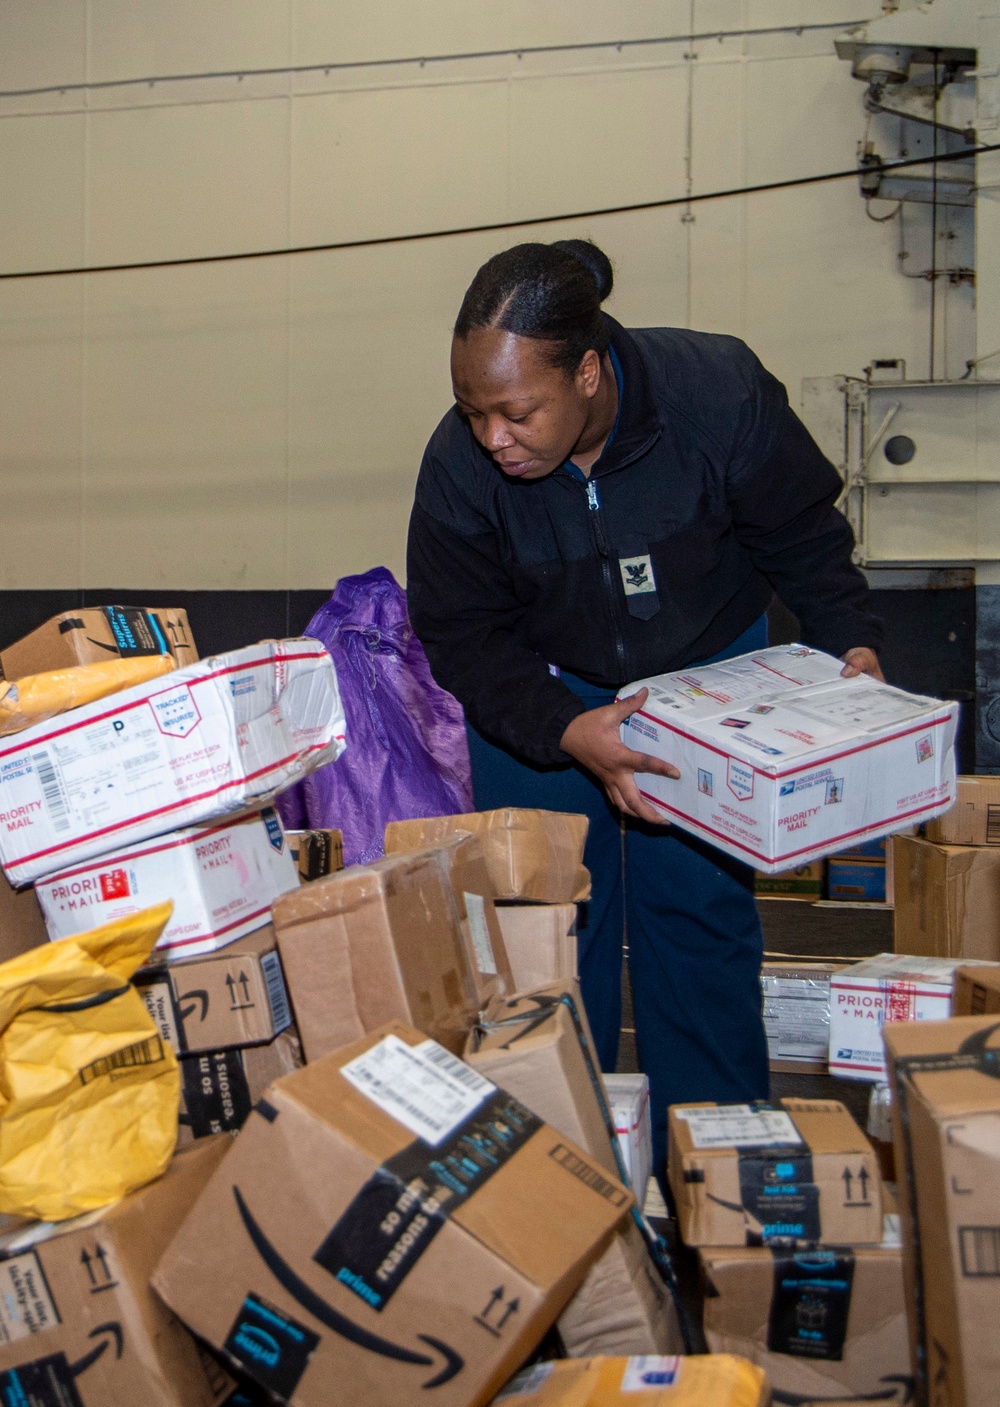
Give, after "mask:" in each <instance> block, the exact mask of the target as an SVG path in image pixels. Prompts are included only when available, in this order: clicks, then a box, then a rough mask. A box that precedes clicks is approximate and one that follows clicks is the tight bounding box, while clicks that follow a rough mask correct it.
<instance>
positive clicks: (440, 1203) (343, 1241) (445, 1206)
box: [313, 1085, 542, 1311]
mask: <svg viewBox="0 0 1000 1407" xmlns="http://www.w3.org/2000/svg"><path fill="white" fill-rule="evenodd" d="M490 1088H491V1090H492V1093H491V1094H490V1095H489V1097H488V1098H487V1099H486V1101H485V1102H484V1103H481V1104H480V1105H479V1107H478V1108H477V1109H475V1110H474V1111H473V1113H472V1114H471V1115H470V1116H469V1117H468V1118H467V1119H465V1120H464V1121H463V1122H462V1123H461V1124H460V1125H459V1127H458V1128H457V1129H455V1130H454V1131H453V1132H452V1134H451V1136H450V1137H448V1138H446V1139H442V1140H438V1141H437V1142H436V1144H435V1146H434V1147H428V1145H427V1143H426V1142H424V1141H418V1142H416V1143H411V1144H408V1145H407V1147H406V1148H404V1149H402V1150H401V1152H399V1153H397V1154H395V1155H394V1156H393V1157H392V1158H389V1159H387V1160H386V1161H385V1162H384V1163H383V1164H382V1166H381V1167H380V1168H378V1169H377V1170H376V1172H375V1173H374V1174H373V1175H372V1177H370V1178H369V1179H368V1181H367V1182H366V1183H365V1185H364V1187H362V1188H361V1190H360V1191H359V1192H358V1194H357V1196H356V1197H355V1198H354V1200H353V1201H352V1202H351V1204H350V1206H349V1207H348V1208H347V1209H346V1211H345V1212H344V1213H343V1215H342V1216H341V1217H340V1219H339V1221H338V1222H337V1224H336V1225H335V1226H334V1228H333V1230H332V1231H331V1232H330V1234H329V1235H328V1236H327V1237H326V1239H325V1240H324V1242H323V1244H322V1245H321V1246H320V1248H319V1250H318V1251H317V1252H316V1254H315V1256H314V1257H313V1259H314V1260H315V1261H316V1263H317V1264H318V1265H321V1266H323V1268H324V1270H328V1271H329V1272H330V1274H331V1275H332V1276H333V1277H334V1279H335V1280H338V1281H339V1282H340V1283H341V1284H342V1285H346V1287H347V1288H348V1289H349V1290H352V1291H353V1292H354V1294H356V1295H357V1296H358V1297H359V1298H360V1299H363V1300H364V1301H365V1303H366V1304H368V1305H370V1306H371V1308H372V1309H374V1310H377V1311H381V1310H383V1309H384V1308H385V1306H386V1305H387V1304H388V1303H389V1300H390V1299H391V1298H392V1296H393V1295H394V1294H395V1292H396V1290H397V1289H398V1288H399V1286H400V1285H401V1284H402V1282H403V1281H404V1280H405V1279H406V1277H407V1275H408V1274H409V1273H410V1271H411V1270H412V1269H413V1267H414V1266H415V1265H416V1263H417V1261H418V1260H419V1259H420V1257H421V1256H422V1255H423V1254H424V1252H425V1251H426V1250H427V1248H428V1246H429V1245H430V1244H431V1242H432V1241H433V1240H434V1237H435V1236H436V1235H437V1234H438V1232H439V1231H440V1230H441V1228H442V1226H443V1225H444V1223H445V1220H446V1218H447V1217H448V1216H449V1215H450V1214H451V1212H453V1211H454V1210H455V1208H456V1207H458V1206H459V1205H461V1204H462V1203H463V1202H465V1201H467V1200H468V1198H469V1197H471V1196H472V1194H473V1193H474V1192H476V1191H477V1190H478V1189H479V1188H480V1187H482V1185H483V1184H484V1183H485V1182H487V1181H488V1180H489V1179H490V1178H491V1177H492V1176H493V1174H494V1173H495V1172H497V1171H498V1169H500V1168H501V1167H503V1165H504V1164H505V1163H507V1162H509V1161H510V1159H511V1158H512V1157H513V1156H514V1154H515V1153H516V1152H517V1151H518V1149H520V1148H522V1147H523V1146H524V1144H525V1143H527V1141H528V1139H529V1138H531V1137H532V1136H533V1135H534V1134H535V1133H537V1131H538V1130H539V1129H540V1128H541V1127H542V1123H541V1120H540V1119H539V1118H537V1117H536V1115H534V1114H532V1113H531V1112H530V1110H528V1109H525V1107H524V1105H523V1104H520V1103H519V1102H518V1101H517V1100H516V1099H515V1098H514V1097H513V1095H510V1094H507V1093H506V1092H505V1091H504V1090H500V1089H496V1088H495V1087H494V1086H492V1085H491V1086H490Z"/></svg>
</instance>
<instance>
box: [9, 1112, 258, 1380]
mask: <svg viewBox="0 0 1000 1407" xmlns="http://www.w3.org/2000/svg"><path fill="white" fill-rule="evenodd" d="M228 1147H229V1139H228V1138H226V1137H225V1136H220V1137H219V1138H214V1139H207V1140H204V1141H203V1142H201V1143H199V1144H198V1146H197V1147H196V1148H190V1149H187V1150H185V1151H184V1152H182V1153H179V1154H178V1155H177V1157H176V1158H174V1160H173V1162H172V1163H171V1165H170V1167H169V1169H168V1170H167V1172H166V1173H165V1174H164V1175H163V1177H161V1178H158V1179H157V1181H156V1182H151V1183H149V1184H148V1186H146V1187H141V1188H140V1189H139V1190H138V1191H137V1192H132V1193H130V1194H129V1196H127V1197H123V1198H122V1199H121V1201H118V1202H115V1203H114V1205H113V1206H110V1207H108V1208H106V1209H105V1210H104V1211H101V1212H97V1213H89V1214H87V1215H86V1216H81V1217H76V1218H74V1220H72V1221H64V1222H60V1223H58V1224H53V1223H52V1222H37V1221H33V1222H24V1223H22V1224H21V1225H20V1227H17V1228H15V1229H14V1230H12V1231H10V1232H8V1233H7V1234H6V1235H5V1236H3V1237H2V1238H0V1403H2V1404H3V1407H108V1404H112V1403H113V1404H115V1407H119V1404H121V1407H125V1404H126V1403H127V1404H134V1407H140V1404H141V1407H216V1404H217V1403H221V1402H224V1401H226V1400H227V1399H228V1394H229V1393H230V1392H231V1391H232V1389H233V1381H232V1379H231V1378H230V1376H229V1374H228V1373H227V1372H225V1370H224V1369H222V1368H220V1367H219V1365H218V1364H217V1363H216V1362H215V1361H214V1360H213V1359H212V1358H210V1357H209V1355H208V1354H207V1353H206V1352H205V1351H204V1350H203V1349H202V1348H201V1347H200V1346H199V1345H198V1344H197V1343H196V1342H195V1340H194V1339H193V1338H192V1336H191V1335H190V1334H189V1333H188V1331H187V1330H186V1329H185V1328H184V1326H183V1324H181V1323H179V1322H178V1320H177V1319H176V1318H175V1317H174V1315H172V1314H171V1313H170V1312H169V1311H168V1310H167V1309H166V1308H165V1307H164V1305H163V1304H162V1303H161V1301H160V1300H159V1299H158V1298H157V1296H156V1295H154V1294H153V1292H152V1290H151V1289H150V1288H149V1276H150V1272H151V1271H152V1269H153V1267H154V1266H155V1264H156V1262H157V1260H158V1259H159V1257H160V1255H161V1254H162V1253H163V1251H164V1250H165V1249H166V1247H167V1245H168V1243H169V1241H170V1238H171V1236H172V1235H173V1233H174V1231H175V1230H176V1228H177V1225H178V1222H179V1221H180V1219H181V1218H182V1217H183V1216H184V1214H185V1213H186V1212H187V1210H188V1209H189V1208H190V1206H191V1204H192V1203H193V1201H194V1199H195V1198H196V1197H197V1195H198V1193H199V1192H200V1191H201V1189H202V1188H203V1187H204V1186H205V1184H206V1182H207V1181H208V1179H209V1178H210V1176H211V1175H212V1173H213V1172H214V1171H215V1169H216V1168H217V1167H218V1165H219V1162H220V1160H221V1158H222V1155H223V1153H224V1152H225V1151H226V1149H227V1148H228Z"/></svg>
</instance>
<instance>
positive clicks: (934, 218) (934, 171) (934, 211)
mask: <svg viewBox="0 0 1000 1407" xmlns="http://www.w3.org/2000/svg"><path fill="white" fill-rule="evenodd" d="M932 53H933V54H934V112H933V116H934V161H933V164H932V166H931V328H930V346H929V348H928V356H927V360H928V361H929V363H930V375H929V380H931V381H933V380H934V333H935V323H936V321H937V227H938V130H939V129H938V99H939V98H940V96H941V89H940V87H939V86H938V61H939V60H940V57H941V54H940V51H939V50H938V49H934V50H932Z"/></svg>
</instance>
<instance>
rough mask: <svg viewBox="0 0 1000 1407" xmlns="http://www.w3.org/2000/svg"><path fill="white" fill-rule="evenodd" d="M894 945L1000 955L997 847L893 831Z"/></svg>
mask: <svg viewBox="0 0 1000 1407" xmlns="http://www.w3.org/2000/svg"><path fill="white" fill-rule="evenodd" d="M892 850H893V872H894V876H895V880H894V882H895V894H896V899H895V905H896V906H895V910H894V913H893V948H894V950H895V951H896V952H897V953H913V954H915V955H917V956H919V957H938V958H979V959H985V960H986V961H988V962H996V961H998V960H1000V847H995V846H985V845H983V846H980V845H977V846H971V845H970V846H966V845H938V844H936V843H933V842H931V841H929V840H921V839H920V838H919V837H918V836H910V835H897V836H894V837H893V845H892Z"/></svg>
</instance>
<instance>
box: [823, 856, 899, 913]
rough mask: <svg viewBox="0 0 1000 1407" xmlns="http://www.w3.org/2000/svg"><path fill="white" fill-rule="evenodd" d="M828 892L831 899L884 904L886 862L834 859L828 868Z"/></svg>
mask: <svg viewBox="0 0 1000 1407" xmlns="http://www.w3.org/2000/svg"><path fill="white" fill-rule="evenodd" d="M826 892H827V894H828V895H829V897H830V898H831V899H840V900H842V901H847V902H855V903H865V904H884V903H885V861H884V860H882V861H877V860H845V859H844V858H843V857H842V856H840V855H836V856H834V857H832V858H831V859H830V860H829V861H828V862H827V867H826Z"/></svg>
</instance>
